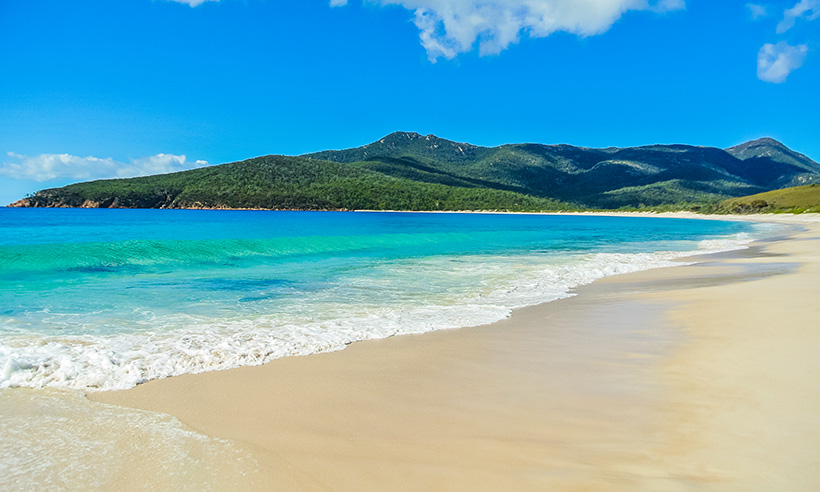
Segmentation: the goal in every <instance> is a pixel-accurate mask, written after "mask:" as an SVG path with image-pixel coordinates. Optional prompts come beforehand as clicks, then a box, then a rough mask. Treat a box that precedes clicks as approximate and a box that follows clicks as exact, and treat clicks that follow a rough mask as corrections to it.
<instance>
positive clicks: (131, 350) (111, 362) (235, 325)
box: [0, 234, 752, 390]
mask: <svg viewBox="0 0 820 492" xmlns="http://www.w3.org/2000/svg"><path fill="white" fill-rule="evenodd" d="M751 240H752V237H751V236H749V235H748V234H738V235H736V236H733V237H729V238H724V239H718V240H707V241H702V242H701V243H700V244H698V245H697V247H696V249H693V250H690V251H661V252H648V253H617V252H612V253H590V254H582V255H564V256H549V255H541V256H538V255H532V256H520V257H519V256H516V257H508V258H504V257H500V256H486V257H480V256H475V257H466V258H465V257H460V258H459V259H458V260H457V261H454V260H453V258H451V257H435V258H429V259H425V260H408V261H407V262H405V263H391V264H389V265H385V266H383V268H384V269H385V275H373V276H371V277H369V280H368V282H364V281H362V282H363V285H361V286H354V287H357V288H362V289H372V290H373V291H374V292H375V293H376V297H379V296H381V297H379V298H380V299H385V301H384V302H382V303H355V302H354V303H349V302H344V300H335V301H333V300H325V301H324V302H322V303H318V304H317V305H320V306H321V309H320V310H313V311H311V309H314V308H315V307H311V306H305V307H304V309H303V310H302V311H301V312H295V311H293V310H292V311H291V312H290V313H278V314H269V315H257V316H253V317H246V318H207V317H197V316H193V315H187V316H182V315H178V316H172V317H166V318H162V319H156V320H155V322H156V323H158V324H159V325H158V326H156V329H155V330H154V331H142V332H138V333H134V334H128V335H124V334H121V335H112V336H105V335H99V336H91V335H86V336H66V337H57V336H50V337H34V336H22V335H21V336H11V337H7V338H6V339H4V340H3V341H0V388H8V387H32V388H44V387H62V388H74V389H83V390H111V389H126V388H130V387H133V386H135V385H137V384H139V383H141V382H144V381H148V380H151V379H158V378H164V377H169V376H175V375H180V374H186V373H200V372H205V371H211V370H220V369H228V368H233V367H239V366H245V365H258V364H263V363H265V362H268V361H270V360H273V359H276V358H280V357H286V356H293V355H306V354H312V353H318V352H327V351H333V350H340V349H343V348H344V347H345V346H346V345H347V344H349V343H352V342H355V341H360V340H367V339H375V338H385V337H389V336H393V335H400V334H407V333H423V332H428V331H433V330H442V329H450V328H459V327H468V326H476V325H481V324H487V323H492V322H495V321H498V320H501V319H504V318H505V317H508V316H510V314H511V312H512V310H513V309H515V308H519V307H523V306H528V305H534V304H539V303H543V302H549V301H553V300H556V299H561V298H565V297H568V296H571V295H572V291H573V289H574V288H576V287H578V286H581V285H585V284H589V283H591V282H594V281H595V280H597V279H600V278H603V277H608V276H612V275H618V274H623V273H629V272H635V271H640V270H647V269H652V268H659V267H667V266H673V265H681V264H683V263H680V262H674V261H673V260H675V259H678V258H681V257H684V256H689V255H692V254H705V253H715V252H720V251H728V250H733V249H739V248H742V247H744V244H746V243H748V242H750V241H751ZM387 272H389V274H388V273H387ZM434 277H436V278H438V279H440V280H441V279H443V280H441V282H442V284H441V286H440V287H439V291H438V292H436V293H435V295H430V294H429V293H427V292H425V293H424V295H417V294H414V293H413V292H412V288H411V289H409V290H406V289H405V290H403V289H404V287H405V286H404V285H400V286H397V285H391V283H396V282H399V283H401V284H404V282H407V283H408V284H412V283H413V282H418V283H424V282H426V281H427V280H429V279H432V278H434ZM364 284H366V285H364ZM465 284H468V285H466V287H465ZM399 287H401V288H399ZM411 287H412V285H411Z"/></svg>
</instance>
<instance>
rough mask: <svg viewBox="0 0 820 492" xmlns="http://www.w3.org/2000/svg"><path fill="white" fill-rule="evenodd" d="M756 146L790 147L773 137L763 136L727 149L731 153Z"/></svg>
mask: <svg viewBox="0 0 820 492" xmlns="http://www.w3.org/2000/svg"><path fill="white" fill-rule="evenodd" d="M755 147H775V148H777V149H780V150H789V148H788V147H786V146H785V145H783V143H781V142H779V141H777V140H775V139H773V138H771V137H762V138H758V139H755V140H749V141H748V142H744V143H742V144H740V145H735V146H734V147H729V148H728V149H726V151H727V152H729V153H735V152H742V151H744V150H746V149H752V148H755Z"/></svg>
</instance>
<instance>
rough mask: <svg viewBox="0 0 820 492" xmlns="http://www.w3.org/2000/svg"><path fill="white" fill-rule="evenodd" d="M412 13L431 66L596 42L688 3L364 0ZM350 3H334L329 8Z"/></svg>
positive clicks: (677, 0)
mask: <svg viewBox="0 0 820 492" xmlns="http://www.w3.org/2000/svg"><path fill="white" fill-rule="evenodd" d="M364 1H369V2H370V3H374V4H377V5H398V6H401V7H404V8H405V9H408V10H410V11H412V12H413V15H414V22H415V24H416V27H418V28H419V31H420V33H419V38H420V40H421V44H422V46H424V48H425V49H426V50H427V55H428V57H429V58H430V60H431V61H435V60H437V59H438V58H447V59H452V58H455V57H456V56H457V55H458V54H459V53H465V52H468V51H471V50H472V49H473V48H474V47H475V45H476V44H477V45H478V51H479V54H481V55H492V54H497V53H500V52H501V51H503V50H504V49H506V48H507V47H509V46H510V45H511V44H514V43H517V42H518V41H519V40H520V38H521V36H522V35H524V36H527V37H530V38H542V37H546V36H549V35H550V34H552V33H555V32H558V31H562V32H567V33H571V34H576V35H578V36H594V35H596V34H601V33H603V32H605V31H607V30H608V29H609V28H610V27H612V24H614V23H615V22H616V21H617V20H618V19H620V17H621V16H622V15H623V14H624V13H625V12H627V11H630V10H649V11H654V12H668V11H672V10H679V9H683V8H685V3H684V0H364ZM340 2H346V0H331V4H332V5H333V4H335V3H340Z"/></svg>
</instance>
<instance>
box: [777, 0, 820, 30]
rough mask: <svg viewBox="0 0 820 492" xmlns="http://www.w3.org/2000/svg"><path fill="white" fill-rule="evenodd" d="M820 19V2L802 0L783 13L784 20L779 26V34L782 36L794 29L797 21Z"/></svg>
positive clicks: (817, 0)
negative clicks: (801, 19)
mask: <svg viewBox="0 0 820 492" xmlns="http://www.w3.org/2000/svg"><path fill="white" fill-rule="evenodd" d="M818 17H820V0H800V1H799V2H797V4H796V5H795V6H794V7H792V8H790V9H787V10H786V11H785V12H784V13H783V20H781V21H780V23H779V24H778V25H777V33H778V34H782V33H784V32H786V31H788V30H789V29H791V28H792V27H794V23H795V22H796V21H797V19H800V18H805V19H806V20H810V21H811V20H815V19H817V18H818Z"/></svg>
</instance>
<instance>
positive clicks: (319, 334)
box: [0, 209, 767, 390]
mask: <svg viewBox="0 0 820 492" xmlns="http://www.w3.org/2000/svg"><path fill="white" fill-rule="evenodd" d="M762 227H763V226H754V225H751V224H748V223H738V222H723V221H707V220H682V219H664V218H638V217H617V218H613V217H592V216H541V215H493V214H422V213H340V212H266V211H183V210H93V209H92V210H77V209H0V388H3V387H15V386H26V387H49V386H54V387H68V388H77V389H86V390H89V389H91V390H93V389H115V388H128V387H131V386H134V385H136V384H138V383H140V382H143V381H146V380H149V379H154V378H161V377H167V376H172V375H176V374H184V373H196V372H202V371H207V370H214V369H225V368H229V367H236V366H240V365H249V364H260V363H264V362H266V361H269V360H271V359H274V358H277V357H283V356H288V355H300V354H308V353H315V352H321V351H328V350H337V349H340V348H343V347H344V346H345V345H346V344H348V343H351V342H353V341H357V340H364V339H370V338H381V337H387V336H392V335H396V334H402V333H420V332H426V331H431V330H438V329H447V328H456V327H465V326H472V325H478V324H483V323H490V322H493V321H497V320H499V319H503V318H504V317H506V316H509V314H510V312H511V310H512V309H513V308H516V307H521V306H526V305H531V304H536V303H540V302H546V301H550V300H555V299H559V298H562V297H566V296H568V295H571V292H572V289H573V288H575V287H577V286H579V285H583V284H586V283H589V282H592V281H594V280H596V279H598V278H601V277H604V276H608V275H614V274H618V273H624V272H630V271H636V270H642V269H647V268H654V267H659V266H666V265H669V264H670V260H672V259H674V258H678V257H681V256H684V255H686V254H688V253H690V252H711V251H722V250H727V249H734V248H737V247H740V245H742V244H743V243H745V242H748V241H750V240H751V239H752V238H754V237H756V236H759V235H761V234H765V233H767V231H766V230H764V229H762Z"/></svg>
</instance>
